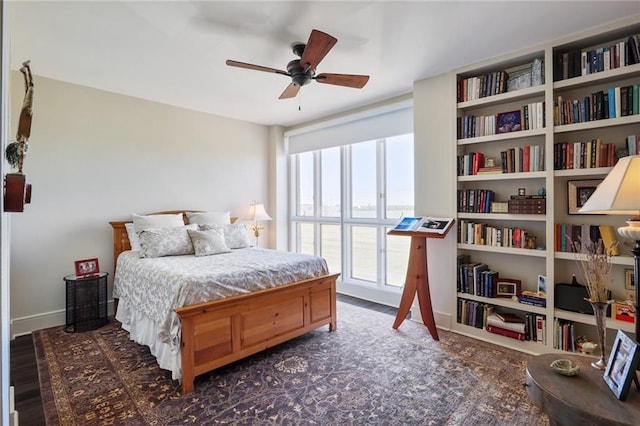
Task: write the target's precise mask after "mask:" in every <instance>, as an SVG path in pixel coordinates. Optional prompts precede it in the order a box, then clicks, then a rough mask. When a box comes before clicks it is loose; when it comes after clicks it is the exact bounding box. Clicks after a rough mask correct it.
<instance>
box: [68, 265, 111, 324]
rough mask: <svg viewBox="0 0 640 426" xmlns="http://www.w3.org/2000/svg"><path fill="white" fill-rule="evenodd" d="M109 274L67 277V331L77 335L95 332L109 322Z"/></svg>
mask: <svg viewBox="0 0 640 426" xmlns="http://www.w3.org/2000/svg"><path fill="white" fill-rule="evenodd" d="M108 276H109V274H108V273H107V272H100V273H98V274H95V275H91V276H87V277H79V276H76V275H67V276H66V277H64V282H65V286H66V292H67V303H66V308H67V309H66V311H67V312H66V325H65V329H64V330H65V331H66V332H70V333H77V332H81V331H89V330H94V329H96V328H99V327H102V326H103V325H105V324H106V323H107V322H108V319H107V277H108Z"/></svg>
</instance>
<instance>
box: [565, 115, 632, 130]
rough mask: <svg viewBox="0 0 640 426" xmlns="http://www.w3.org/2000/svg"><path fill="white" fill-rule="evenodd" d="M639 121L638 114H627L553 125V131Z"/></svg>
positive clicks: (622, 124) (601, 126)
mask: <svg viewBox="0 0 640 426" xmlns="http://www.w3.org/2000/svg"><path fill="white" fill-rule="evenodd" d="M638 123H640V115H628V116H626V117H618V118H606V119H603V120H595V121H587V122H586V123H573V124H563V125H560V126H554V128H553V131H554V133H566V132H576V131H580V130H594V129H601V128H609V127H614V126H625V125H628V124H638Z"/></svg>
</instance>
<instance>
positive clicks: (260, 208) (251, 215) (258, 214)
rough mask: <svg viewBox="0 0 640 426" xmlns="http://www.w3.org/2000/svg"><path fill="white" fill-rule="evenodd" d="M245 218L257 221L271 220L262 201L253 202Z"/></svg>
mask: <svg viewBox="0 0 640 426" xmlns="http://www.w3.org/2000/svg"><path fill="white" fill-rule="evenodd" d="M244 220H252V221H254V222H257V221H259V220H271V217H270V216H269V215H268V214H267V212H266V211H265V210H264V205H263V204H260V203H253V204H251V205H250V206H249V212H248V213H247V216H246V217H245V218H244Z"/></svg>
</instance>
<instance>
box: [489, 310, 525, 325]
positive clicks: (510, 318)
mask: <svg viewBox="0 0 640 426" xmlns="http://www.w3.org/2000/svg"><path fill="white" fill-rule="evenodd" d="M495 316H496V317H498V319H499V320H500V321H503V322H515V323H522V324H524V320H523V319H522V318H521V317H519V316H518V315H516V314H514V313H511V312H495Z"/></svg>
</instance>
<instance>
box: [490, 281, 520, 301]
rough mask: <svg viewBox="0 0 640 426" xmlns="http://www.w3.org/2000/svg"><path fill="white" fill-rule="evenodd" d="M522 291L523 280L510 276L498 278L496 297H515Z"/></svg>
mask: <svg viewBox="0 0 640 426" xmlns="http://www.w3.org/2000/svg"><path fill="white" fill-rule="evenodd" d="M521 293H522V282H521V281H520V280H512V279H510V278H498V282H497V283H496V297H514V296H516V297H517V296H520V294H521Z"/></svg>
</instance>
